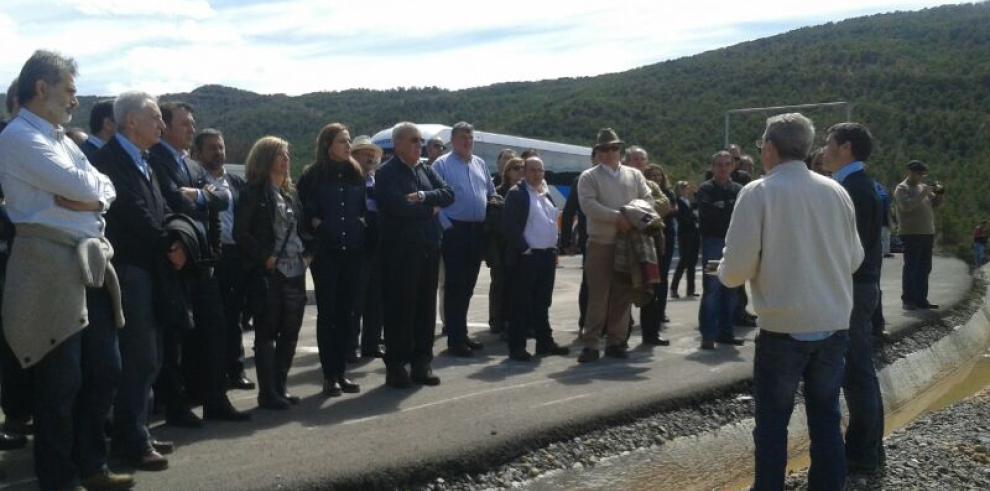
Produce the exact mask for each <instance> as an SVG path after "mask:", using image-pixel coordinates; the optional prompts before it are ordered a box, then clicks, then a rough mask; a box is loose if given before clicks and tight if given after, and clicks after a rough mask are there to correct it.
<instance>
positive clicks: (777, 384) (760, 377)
mask: <svg viewBox="0 0 990 491" xmlns="http://www.w3.org/2000/svg"><path fill="white" fill-rule="evenodd" d="M848 344H849V335H848V333H846V332H845V331H838V332H836V333H835V334H832V335H831V336H829V337H828V338H826V339H823V340H821V341H798V340H796V339H794V338H792V337H790V335H787V334H776V333H769V332H767V331H761V332H760V335H759V336H758V337H757V338H756V358H755V360H754V362H753V385H754V387H753V390H754V392H755V394H756V429H755V430H754V431H753V439H754V440H755V442H756V479H755V482H754V484H753V489H755V490H758V491H763V490H780V489H783V488H784V470H785V468H786V467H787V423H788V422H789V421H790V419H791V413H792V412H793V410H794V395H795V393H796V392H797V388H798V382H801V381H802V380H803V381H804V403H805V412H806V414H807V418H808V433H809V435H810V436H811V468H810V469H809V471H808V489H810V490H819V489H820V490H836V489H842V487H843V486H844V483H845V479H846V458H845V453H844V450H843V443H842V430H841V428H840V426H839V424H840V421H841V419H842V413H841V412H840V411H839V387H840V386H841V385H842V378H843V365H844V364H845V355H846V347H847V345H848Z"/></svg>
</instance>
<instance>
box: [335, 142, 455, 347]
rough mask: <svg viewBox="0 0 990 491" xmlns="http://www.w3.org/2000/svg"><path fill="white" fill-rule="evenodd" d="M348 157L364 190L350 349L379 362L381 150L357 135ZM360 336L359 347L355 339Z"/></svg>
mask: <svg viewBox="0 0 990 491" xmlns="http://www.w3.org/2000/svg"><path fill="white" fill-rule="evenodd" d="M441 146H442V145H441ZM351 156H352V157H354V160H357V161H358V163H359V164H361V168H362V169H364V181H365V188H366V190H367V208H368V210H367V212H366V213H365V215H364V220H365V222H366V223H367V227H368V228H367V229H366V230H365V248H364V267H363V268H361V277H360V283H359V285H358V294H357V295H355V297H354V298H355V301H356V302H357V305H356V306H355V309H354V311H355V315H354V328H353V329H352V330H351V332H352V334H351V345H352V347H353V348H354V349H355V350H357V349H360V351H361V356H362V357H364V358H382V357H383V356H385V353H384V352H382V349H381V337H382V271H381V268H382V263H381V257H380V256H381V255H380V251H379V249H380V246H379V237H381V233H380V229H379V217H378V202H377V201H376V200H375V170H376V169H377V168H378V165H379V164H380V163H381V161H382V149H381V147H379V146H378V145H375V144H374V143H372V142H371V137H369V136H367V135H359V136H358V137H357V138H354V141H353V142H351ZM359 336H360V339H361V340H360V343H359V342H358V337H359Z"/></svg>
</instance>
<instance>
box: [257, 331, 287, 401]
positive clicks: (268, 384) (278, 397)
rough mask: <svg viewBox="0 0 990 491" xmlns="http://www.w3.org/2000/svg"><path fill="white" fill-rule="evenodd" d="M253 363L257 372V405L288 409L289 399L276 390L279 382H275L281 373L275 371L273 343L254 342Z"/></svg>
mask: <svg viewBox="0 0 990 491" xmlns="http://www.w3.org/2000/svg"><path fill="white" fill-rule="evenodd" d="M254 364H255V369H256V370H257V373H258V407H261V408H264V409H274V410H285V409H289V406H290V403H289V400H288V399H286V398H285V397H283V396H282V394H281V393H280V391H279V390H278V388H279V384H278V383H277V382H276V380H277V379H281V376H280V375H281V374H278V373H276V372H275V346H274V343H271V342H268V343H256V344H255V346H254ZM283 383H284V382H283ZM283 390H284V389H283Z"/></svg>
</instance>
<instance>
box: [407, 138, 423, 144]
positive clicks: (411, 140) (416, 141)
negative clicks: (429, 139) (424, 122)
mask: <svg viewBox="0 0 990 491" xmlns="http://www.w3.org/2000/svg"><path fill="white" fill-rule="evenodd" d="M409 142H410V143H417V144H420V145H422V144H423V143H424V142H426V140H424V139H422V138H410V139H409Z"/></svg>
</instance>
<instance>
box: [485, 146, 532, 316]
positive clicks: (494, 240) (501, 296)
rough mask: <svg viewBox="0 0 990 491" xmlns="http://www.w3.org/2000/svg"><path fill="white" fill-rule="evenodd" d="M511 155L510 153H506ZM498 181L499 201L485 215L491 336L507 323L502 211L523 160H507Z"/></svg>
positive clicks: (520, 175)
mask: <svg viewBox="0 0 990 491" xmlns="http://www.w3.org/2000/svg"><path fill="white" fill-rule="evenodd" d="M510 152H511V150H510ZM513 155H515V154H514V153H513ZM500 177H501V179H500V180H499V185H498V187H496V188H495V193H496V194H498V195H499V196H500V197H501V198H502V200H499V201H498V202H497V203H491V204H489V205H488V209H487V212H486V214H485V229H484V232H485V263H486V264H488V268H489V269H490V271H491V277H492V282H491V284H489V287H488V327H489V329H491V331H492V332H493V333H504V332H505V328H506V325H507V324H508V322H509V319H510V316H509V305H510V302H508V301H507V299H506V298H505V287H506V284H505V283H506V268H505V246H506V244H505V235H504V233H503V232H502V209H503V208H504V199H505V196H506V194H508V192H509V189H511V188H512V186H515V185H516V184H518V183H519V181H521V180H522V178H523V160H522V159H521V158H519V157H514V156H513V157H510V158H508V159H507V160H506V161H505V165H504V166H503V167H502V174H501V176H500Z"/></svg>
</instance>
